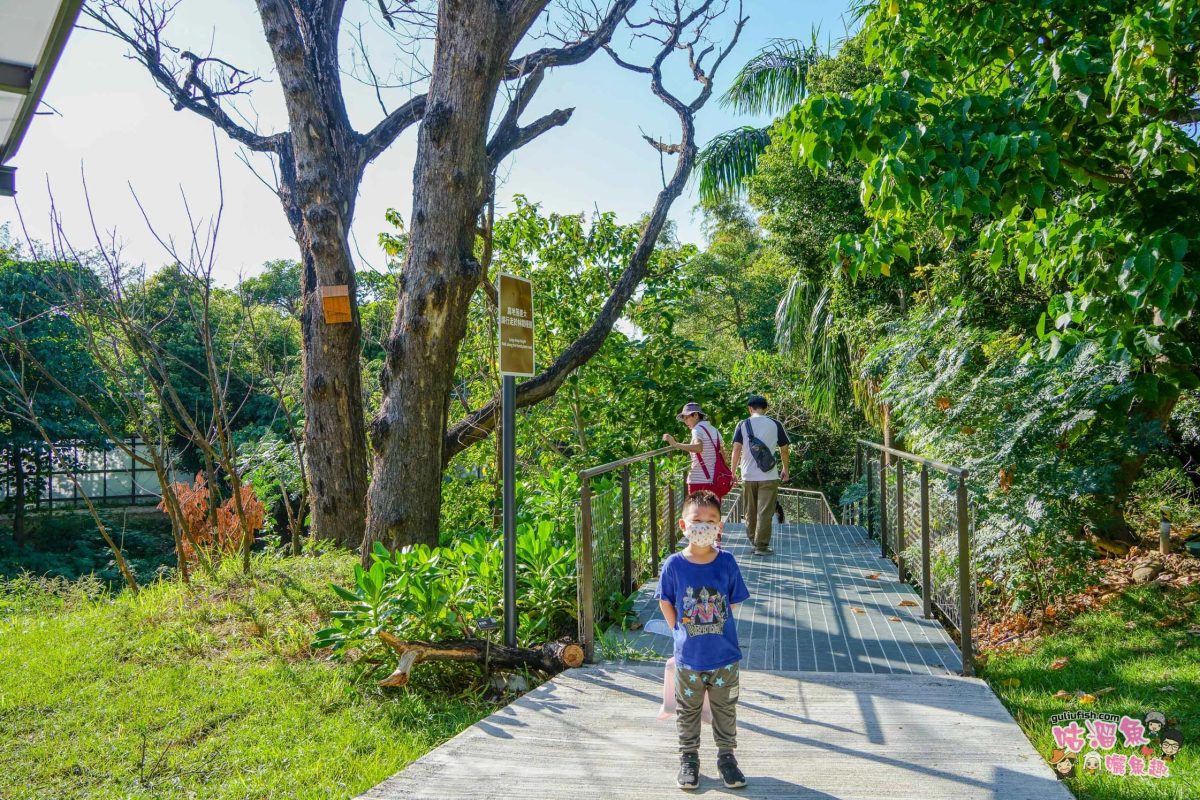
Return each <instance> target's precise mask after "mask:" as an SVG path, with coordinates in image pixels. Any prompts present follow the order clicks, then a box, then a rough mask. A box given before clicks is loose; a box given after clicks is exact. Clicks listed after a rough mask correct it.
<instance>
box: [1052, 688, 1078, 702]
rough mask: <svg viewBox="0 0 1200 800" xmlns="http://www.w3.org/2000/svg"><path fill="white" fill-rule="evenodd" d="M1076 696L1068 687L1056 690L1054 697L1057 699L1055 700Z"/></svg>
mask: <svg viewBox="0 0 1200 800" xmlns="http://www.w3.org/2000/svg"><path fill="white" fill-rule="evenodd" d="M1074 696H1075V695H1073V694H1071V693H1070V692H1068V691H1067V690H1066V689H1059V690H1058V691H1057V692H1055V693H1054V695H1053V697H1054V699H1055V700H1070V699H1071V698H1072V697H1074Z"/></svg>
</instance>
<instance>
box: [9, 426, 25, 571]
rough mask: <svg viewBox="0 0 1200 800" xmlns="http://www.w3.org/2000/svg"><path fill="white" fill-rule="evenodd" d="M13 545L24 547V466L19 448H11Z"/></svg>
mask: <svg viewBox="0 0 1200 800" xmlns="http://www.w3.org/2000/svg"><path fill="white" fill-rule="evenodd" d="M12 452H13V456H12V458H13V483H14V484H15V485H14V487H13V488H14V489H15V492H14V495H13V500H14V502H15V503H16V505H14V506H13V543H14V544H15V545H16V546H17V547H24V546H25V464H24V463H23V461H22V460H21V448H19V447H14V448H13V451H12Z"/></svg>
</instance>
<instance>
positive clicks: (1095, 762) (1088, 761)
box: [1083, 750, 1101, 775]
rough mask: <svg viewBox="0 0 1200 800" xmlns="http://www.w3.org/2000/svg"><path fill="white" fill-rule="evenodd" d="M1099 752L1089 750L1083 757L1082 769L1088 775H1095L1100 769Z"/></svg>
mask: <svg viewBox="0 0 1200 800" xmlns="http://www.w3.org/2000/svg"><path fill="white" fill-rule="evenodd" d="M1100 763H1101V761H1100V753H1099V752H1098V751H1096V750H1089V751H1088V752H1087V754H1086V755H1084V757H1083V771H1084V772H1086V773H1087V774H1088V775H1095V774H1096V773H1097V772H1099V771H1100Z"/></svg>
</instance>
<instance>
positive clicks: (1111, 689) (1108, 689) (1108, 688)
mask: <svg viewBox="0 0 1200 800" xmlns="http://www.w3.org/2000/svg"><path fill="white" fill-rule="evenodd" d="M1116 690H1117V687H1115V686H1105V687H1104V688H1103V689H1097V690H1096V691H1094V692H1092V694H1094V695H1096V697H1104V695H1106V694H1111V693H1113V692H1115V691H1116Z"/></svg>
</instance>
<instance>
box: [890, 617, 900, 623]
mask: <svg viewBox="0 0 1200 800" xmlns="http://www.w3.org/2000/svg"><path fill="white" fill-rule="evenodd" d="M888 619H890V620H891V621H892V622H900V621H901V620H900V618H899V617H888Z"/></svg>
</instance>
